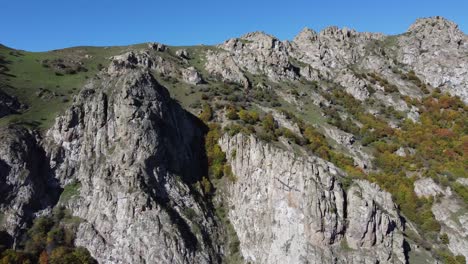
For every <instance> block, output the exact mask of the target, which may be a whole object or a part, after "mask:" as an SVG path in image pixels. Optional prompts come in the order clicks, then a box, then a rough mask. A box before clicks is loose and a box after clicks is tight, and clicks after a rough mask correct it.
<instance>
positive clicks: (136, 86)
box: [47, 60, 219, 263]
mask: <svg viewBox="0 0 468 264" xmlns="http://www.w3.org/2000/svg"><path fill="white" fill-rule="evenodd" d="M138 61H142V62H143V63H144V64H146V63H145V61H144V60H138ZM116 66H117V67H120V68H115V67H116ZM112 67H114V69H112ZM109 73H110V74H111V75H109V76H106V75H102V76H101V78H100V80H99V81H98V80H95V81H94V82H91V83H90V84H88V85H87V86H86V87H85V89H83V90H82V92H81V93H80V95H79V96H78V97H77V98H76V99H75V102H74V104H73V106H72V107H71V108H70V110H68V111H67V112H66V113H65V114H64V115H63V116H62V117H60V118H58V119H57V121H56V124H55V125H54V127H53V128H52V129H50V130H49V131H48V134H47V137H48V141H47V146H48V148H47V151H48V155H49V156H50V160H51V167H52V169H53V171H54V173H55V175H56V177H57V178H58V179H60V182H61V184H62V185H64V186H66V185H67V184H68V183H69V182H71V181H78V182H79V183H80V184H81V188H80V190H79V196H77V197H74V198H73V199H71V200H70V201H67V203H66V206H67V207H68V208H69V209H70V210H71V211H72V212H73V214H74V215H76V216H78V217H80V218H82V219H84V222H83V223H82V224H81V225H80V228H79V231H78V234H77V240H76V244H77V245H79V246H84V247H86V248H87V249H88V250H89V251H90V252H91V254H92V255H93V257H95V258H96V259H97V260H98V261H99V262H100V263H216V262H218V261H219V260H218V258H217V251H216V250H215V247H214V245H213V244H211V243H212V241H213V240H214V239H213V237H210V236H215V234H216V233H217V232H216V230H215V229H216V227H215V223H214V221H213V218H212V217H211V216H210V214H209V212H207V211H206V205H205V204H203V202H200V201H198V200H196V199H195V198H194V196H193V195H192V190H191V189H190V187H189V186H190V184H191V183H193V182H195V181H197V180H199V179H200V177H201V176H202V168H203V167H202V166H203V164H204V161H203V157H204V155H203V149H202V146H203V143H202V142H203V141H202V137H203V133H202V131H203V130H202V127H201V126H200V124H199V123H198V121H196V120H195V118H194V117H192V116H191V115H190V114H188V113H187V112H185V111H184V110H183V109H182V108H180V106H179V105H177V104H176V103H175V102H174V101H172V100H171V99H170V97H169V94H168V92H167V90H165V88H164V87H162V86H160V85H159V84H158V83H157V82H156V81H155V80H154V79H153V77H152V76H151V75H150V74H149V73H148V72H147V71H146V70H144V69H141V68H135V66H134V64H130V65H127V64H121V63H119V64H117V65H114V66H111V69H109Z"/></svg>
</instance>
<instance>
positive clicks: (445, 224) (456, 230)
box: [432, 196, 468, 258]
mask: <svg viewBox="0 0 468 264" xmlns="http://www.w3.org/2000/svg"><path fill="white" fill-rule="evenodd" d="M432 212H433V213H434V216H435V218H436V219H437V221H439V222H440V223H441V225H442V229H441V233H445V234H447V235H448V237H449V244H448V247H449V249H450V251H452V252H453V253H454V254H455V255H462V256H465V258H468V250H467V248H468V208H467V206H466V204H464V203H462V202H460V201H458V200H457V199H456V198H454V197H453V196H452V197H450V196H446V197H442V198H441V199H440V200H439V201H438V202H436V203H435V204H434V205H433V206H432Z"/></svg>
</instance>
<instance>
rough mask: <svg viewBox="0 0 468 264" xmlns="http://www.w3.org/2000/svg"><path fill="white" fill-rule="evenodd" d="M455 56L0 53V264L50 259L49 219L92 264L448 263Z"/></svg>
mask: <svg viewBox="0 0 468 264" xmlns="http://www.w3.org/2000/svg"><path fill="white" fill-rule="evenodd" d="M467 40H468V39H467V36H466V35H465V34H464V33H463V32H461V31H460V30H459V29H458V27H457V26H456V25H455V24H454V23H453V22H450V21H448V20H446V19H443V18H440V17H434V18H426V19H420V20H418V21H416V22H415V23H414V24H413V25H412V26H410V28H409V29H408V31H407V32H406V33H404V34H401V35H396V36H385V35H383V34H376V33H360V32H356V31H354V30H351V29H346V28H344V29H339V28H337V27H329V28H326V29H324V30H323V31H321V32H319V33H317V32H314V31H313V30H310V29H304V30H302V31H301V32H300V33H299V34H298V35H297V36H296V37H295V38H294V40H292V41H281V40H278V39H277V38H275V37H273V36H270V35H268V34H265V33H263V32H253V33H249V34H246V35H244V36H242V37H240V38H233V39H230V40H227V41H226V42H224V43H222V44H220V45H217V46H200V47H170V46H165V45H163V44H159V43H149V44H144V45H135V46H129V47H113V48H89V47H77V48H73V49H67V50H63V51H54V52H51V53H37V54H36V53H27V52H21V51H14V50H12V49H7V48H5V47H0V48H1V49H0V51H1V53H0V56H1V60H0V66H1V67H0V70H1V71H0V78H1V79H0V81H1V82H0V84H1V86H0V89H1V90H0V126H1V130H0V139H1V142H2V143H1V145H0V183H1V185H0V189H1V190H2V192H1V193H2V197H1V198H0V254H1V255H0V258H2V259H3V260H5V259H13V257H12V256H16V255H15V254H19V255H21V254H26V255H21V256H22V257H23V258H24V257H25V256H26V257H27V258H29V259H30V261H37V260H38V258H39V257H40V256H39V254H41V256H46V257H48V256H54V255H55V256H57V255H58V254H59V253H57V252H58V251H59V249H60V248H61V247H60V246H59V245H60V243H59V242H60V241H58V240H60V239H57V238H56V237H57V236H56V234H55V233H53V231H50V232H49V231H47V232H45V233H44V236H45V237H46V238H47V239H46V241H42V242H41V240H40V239H39V238H38V237H35V236H34V234H35V233H34V232H37V229H38V228H37V226H40V225H39V224H37V221H38V220H37V219H39V218H38V217H39V216H54V215H56V214H57V211H60V212H61V211H65V212H66V213H67V214H70V215H72V216H73V217H74V218H73V219H74V221H73V224H70V223H69V222H66V221H65V220H63V219H62V218H60V219H55V218H54V219H55V220H54V221H56V222H60V221H61V222H60V223H55V224H54V225H56V224H57V225H60V226H62V227H63V228H67V227H69V226H71V225H73V226H76V228H71V229H70V230H72V232H73V233H74V236H73V239H69V242H71V243H72V244H74V245H75V246H76V247H83V248H86V249H87V251H89V253H90V254H91V256H92V257H93V258H94V259H95V260H97V261H98V262H99V263H154V262H155V263H287V262H289V263H408V262H409V263H464V262H465V258H468V250H467V245H468V232H467V230H466V228H465V226H466V222H467V219H468V213H467V212H468V210H467V209H468V204H467V198H468V186H467V185H468V184H467V180H466V179H467V175H468V174H467V173H466V171H467V170H468V167H467V164H468V163H467V158H466V157H467V156H466V155H467V148H466V146H467V144H468V141H467V140H468V138H467V136H466V131H467V124H466V118H467V110H468V109H467V106H466V102H467V101H468V93H467V85H468V79H467V78H468V77H467V75H466V69H467V67H466V66H467V65H466V64H467V63H468V57H467V55H468V41H467ZM6 62H8V63H6ZM59 65H62V66H63V67H62V66H60V67H59ZM57 67H58V68H57ZM23 68H24V69H25V71H23V73H21V72H19V71H18V69H23ZM59 68H60V69H59ZM24 72H26V73H28V76H35V75H33V74H36V75H37V79H36V80H29V79H28V78H29V77H25V76H24ZM66 94H67V95H66ZM70 99H71V100H70ZM58 102H60V103H58ZM47 105H50V109H46V108H47V107H46V106H47ZM46 110H47V111H46ZM41 221H43V220H41ZM33 222H34V225H33V229H31V230H29V231H28V229H29V228H30V227H31V225H32V223H33ZM28 241H35V242H37V243H36V244H35V250H31V247H30V245H31V242H28ZM38 241H39V242H38ZM6 247H11V248H14V249H15V250H16V251H12V250H4V249H5V248H6ZM2 251H4V252H3V253H2ZM28 254H29V255H28ZM64 254H65V253H64ZM70 254H71V253H70ZM73 254H75V253H73ZM19 255H18V256H19ZM17 259H18V258H17ZM5 261H7V260H5Z"/></svg>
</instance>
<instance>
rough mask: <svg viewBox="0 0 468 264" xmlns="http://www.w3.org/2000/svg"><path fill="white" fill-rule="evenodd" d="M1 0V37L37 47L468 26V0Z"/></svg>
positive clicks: (1, 40) (15, 45)
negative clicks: (416, 24) (433, 23)
mask: <svg viewBox="0 0 468 264" xmlns="http://www.w3.org/2000/svg"><path fill="white" fill-rule="evenodd" d="M0 6H1V7H2V8H1V9H2V12H1V15H0V21H1V25H2V27H1V30H0V43H2V44H4V45H7V46H10V47H13V48H17V49H24V50H31V51H43V50H51V49H57V48H65V47H70V46H79V45H93V46H107V45H126V44H133V43H141V42H148V41H158V42H162V43H166V44H170V45H193V44H201V43H203V44H215V43H220V42H222V41H224V40H225V39H228V38H230V37H235V36H239V35H242V34H244V33H247V32H251V31H256V30H262V31H265V32H267V33H270V34H273V35H275V36H277V37H278V38H280V39H292V38H293V37H294V36H295V35H296V34H297V33H298V32H299V31H300V30H301V29H302V28H304V27H306V26H307V27H309V28H312V29H314V30H317V31H319V30H321V29H323V28H324V27H326V26H330V25H336V26H340V27H343V26H347V27H350V28H354V29H356V30H358V31H370V32H383V33H386V34H397V33H402V32H404V31H406V29H407V28H408V26H409V25H410V24H411V23H413V21H414V20H415V19H416V18H418V17H427V16H435V15H440V16H444V17H446V18H448V19H450V20H453V21H455V22H456V23H457V24H459V26H460V28H461V29H462V30H463V31H464V32H465V33H466V32H467V31H468V13H467V11H468V1H466V0H458V1H456V0H444V1H441V0H425V1H423V0H392V1H390V0H387V1H381V0H374V1H364V0H347V1H345V0H340V1H338V0H321V1H314V0H282V1H276V0H271V1H261V0H248V1H247V0H234V1H226V0H206V1H203V0H191V1H188V0H186V1H180V0H179V1H177V0H167V1H159V0H153V1H150V0H133V1H130V0H128V1H123V0H76V1H70V0H60V1H59V0H27V1H26V0H1V5H0Z"/></svg>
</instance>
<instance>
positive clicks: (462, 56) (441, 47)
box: [398, 17, 468, 102]
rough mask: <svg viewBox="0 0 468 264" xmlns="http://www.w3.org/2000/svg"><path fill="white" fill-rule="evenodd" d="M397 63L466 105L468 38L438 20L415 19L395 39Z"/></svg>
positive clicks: (456, 28) (444, 20) (453, 26)
mask: <svg viewBox="0 0 468 264" xmlns="http://www.w3.org/2000/svg"><path fill="white" fill-rule="evenodd" d="M398 45H399V46H400V48H399V52H398V60H399V61H401V62H402V63H404V64H407V65H409V66H410V67H411V68H412V69H413V70H414V71H415V72H416V74H417V75H418V76H419V77H421V78H422V79H423V80H424V81H425V82H427V83H429V84H431V85H432V86H434V87H440V88H441V89H442V90H445V91H448V92H450V93H452V94H454V95H458V96H460V97H461V98H462V99H463V100H464V101H465V102H468V90H467V89H466V87H467V86H468V77H467V76H468V74H467V73H468V60H467V59H466V54H467V52H468V37H467V36H466V35H465V34H464V33H463V32H462V31H461V30H460V29H459V28H458V26H457V25H456V24H455V23H453V22H451V21H448V20H446V19H444V18H441V17H432V18H424V19H418V20H417V21H416V23H414V24H413V25H411V27H410V28H409V29H408V32H407V33H406V34H403V35H401V36H400V37H399V38H398Z"/></svg>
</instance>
